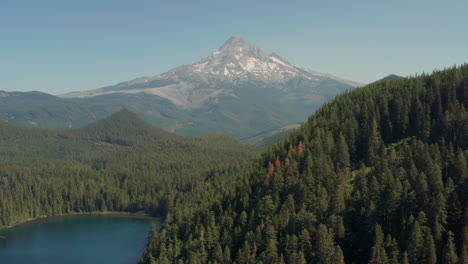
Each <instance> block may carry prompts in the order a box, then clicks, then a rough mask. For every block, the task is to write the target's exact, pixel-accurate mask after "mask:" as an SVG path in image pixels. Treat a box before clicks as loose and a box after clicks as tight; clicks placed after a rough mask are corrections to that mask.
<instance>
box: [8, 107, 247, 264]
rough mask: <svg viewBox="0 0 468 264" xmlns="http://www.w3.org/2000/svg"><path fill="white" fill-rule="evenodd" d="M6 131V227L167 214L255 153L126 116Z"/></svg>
mask: <svg viewBox="0 0 468 264" xmlns="http://www.w3.org/2000/svg"><path fill="white" fill-rule="evenodd" d="M0 130H1V132H2V133H1V136H0V143H1V144H0V150H2V151H0V228H1V227H5V226H10V225H14V224H17V223H20V222H22V221H25V220H28V219H31V218H37V217H42V216H48V215H57V214H68V213H75V212H98V211H102V212H106V211H125V212H145V213H147V214H151V215H156V216H165V215H166V214H167V212H169V211H170V210H171V209H172V208H173V207H174V204H176V203H180V202H181V201H183V200H184V199H186V196H187V195H186V194H187V193H189V192H191V191H195V190H203V189H207V188H209V186H210V184H211V183H212V182H213V181H217V180H218V179H219V178H223V177H229V175H231V174H232V173H236V172H238V171H240V167H241V165H242V164H243V163H244V162H246V161H248V160H250V159H251V158H253V157H254V156H255V154H256V152H255V151H254V150H252V149H251V148H250V147H247V146H245V145H243V144H241V143H239V142H238V141H236V140H234V139H232V138H229V137H227V136H225V135H209V136H205V137H198V138H182V137H180V136H176V135H173V134H170V133H168V132H165V131H162V130H159V129H157V128H155V127H152V126H151V125H149V124H147V123H146V122H144V121H142V120H141V119H140V118H139V117H137V116H136V115H135V114H133V113H131V112H128V111H122V112H120V113H117V114H116V115H113V116H111V117H109V118H107V119H105V120H103V121H100V122H98V123H96V124H93V125H90V126H89V127H87V128H84V129H81V130H75V131H50V130H45V129H37V128H23V127H18V126H14V125H10V124H8V123H4V124H1V125H0ZM105 139H109V140H105ZM104 140H105V141H106V142H105V144H104V143H103V141H104ZM120 143H122V144H120ZM131 145H133V146H131ZM28 150H29V153H28ZM56 150H60V151H57V152H55V151H56ZM153 236H154V234H153V235H152V236H151V237H153ZM168 250H169V249H168ZM158 259H159V258H155V260H158ZM162 259H165V258H164V257H162ZM159 260H160V261H161V259H159Z"/></svg>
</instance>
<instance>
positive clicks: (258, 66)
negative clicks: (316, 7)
mask: <svg viewBox="0 0 468 264" xmlns="http://www.w3.org/2000/svg"><path fill="white" fill-rule="evenodd" d="M360 85H361V84H360V83H357V82H353V81H349V80H344V79H341V78H338V77H335V76H332V75H329V74H323V73H318V72H315V71H311V70H308V69H305V68H302V67H300V66H297V65H294V64H292V63H290V62H288V61H287V60H285V59H283V58H281V57H280V56H278V55H276V54H274V53H273V54H270V55H268V54H266V53H264V52H263V51H262V50H260V49H259V48H258V47H256V46H254V45H252V44H249V43H247V42H245V41H244V40H243V39H242V38H240V37H232V38H230V39H229V40H228V41H227V42H226V43H225V44H224V45H223V46H222V47H221V48H220V49H219V50H218V51H215V52H213V53H212V54H211V55H209V56H208V57H206V58H204V59H202V60H200V61H198V62H196V63H194V64H190V65H184V66H180V67H177V68H175V69H173V70H170V71H168V72H166V73H163V74H160V75H155V76H151V77H143V78H138V79H134V80H131V81H128V82H122V83H119V84H117V85H114V86H108V87H103V88H100V89H96V90H90V91H84V92H73V93H68V94H64V95H60V96H59V97H55V96H51V95H48V94H44V93H39V92H29V93H16V92H15V93H8V92H0V119H3V120H5V121H8V122H11V123H16V124H19V125H25V126H36V127H44V128H54V129H73V128H79V127H82V126H84V125H86V124H88V123H90V122H93V121H95V120H98V119H101V118H103V117H105V116H108V115H110V114H112V113H114V112H117V111H119V110H120V109H122V108H127V109H130V110H131V111H134V112H136V113H137V114H138V115H140V116H142V117H143V118H144V119H145V120H147V121H149V122H151V123H152V124H154V125H157V126H158V127H161V128H163V129H165V130H168V131H171V132H175V133H178V134H181V135H186V136H194V135H204V134H208V133H215V132H216V133H225V134H228V135H230V136H233V137H236V138H239V139H240V138H247V137H251V136H252V135H256V134H259V133H262V132H264V131H270V130H275V129H278V128H280V127H284V126H287V125H290V124H295V123H299V122H302V121H304V120H305V119H306V118H307V116H308V115H310V113H311V112H313V111H315V110H316V109H317V108H318V107H319V106H321V105H322V104H323V103H324V102H326V101H327V100H329V99H331V98H333V97H334V96H335V95H337V94H339V93H341V92H343V91H345V90H349V89H353V88H354V87H356V86H360Z"/></svg>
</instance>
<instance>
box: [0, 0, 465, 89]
mask: <svg viewBox="0 0 468 264" xmlns="http://www.w3.org/2000/svg"><path fill="white" fill-rule="evenodd" d="M0 1H1V3H0V90H6V91H32V90H36V91H44V92H48V93H51V94H61V93H65V92H70V91H80V90H89V89H95V88H99V87H102V86H106V85H112V84H115V83H117V82H120V81H126V80H130V79H133V78H137V77H141V76H150V75H156V74H160V73H163V72H165V71H168V70H170V69H172V68H174V67H176V66H180V65H182V64H189V63H193V62H195V61H197V60H199V59H201V58H203V57H205V56H207V55H208V54H210V53H211V52H213V51H215V50H217V49H218V48H219V47H220V46H221V45H222V44H223V43H224V42H225V41H226V40H227V39H228V38H229V37H230V36H233V35H237V36H241V37H243V38H244V39H245V40H246V41H248V42H251V43H253V44H256V45H257V46H259V47H260V48H262V49H263V50H264V51H266V52H268V53H269V52H276V53H278V54H279V55H281V56H282V57H284V58H285V59H287V60H289V61H291V62H293V63H295V64H298V65H300V66H303V67H306V68H309V69H311V70H315V71H319V72H326V73H331V74H334V75H336V76H339V77H343V78H347V79H351V80H355V81H360V82H371V81H374V80H376V79H379V78H381V77H384V76H386V75H388V74H390V73H395V74H399V75H404V76H406V75H414V74H417V73H422V72H431V71H432V70H434V69H442V68H444V67H446V66H452V65H455V64H457V65H459V64H462V63H464V62H468V15H467V12H468V1H416V0H415V1H407V0H405V1H403V0H401V1H400V0H392V1H379V0H369V1H364V0H356V1H349V0H343V1H324V0H320V1H319V0H317V1H289V0H288V1H284V0H281V1H274V0H268V1H255V0H250V1H220V0H217V1H203V0H199V1H178V0H173V1H157V0H153V1H143V0H106V1H105V0H92V1H90V0H79V1H77V0H70V1H68V0H57V1H50V0H41V1H37V0H30V1H23V0H0Z"/></svg>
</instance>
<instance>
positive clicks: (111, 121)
mask: <svg viewBox="0 0 468 264" xmlns="http://www.w3.org/2000/svg"><path fill="white" fill-rule="evenodd" d="M68 134H70V135H74V136H76V137H79V138H82V139H88V140H94V141H98V142H105V143H109V144H117V145H134V144H137V143H143V142H147V141H153V140H167V139H177V138H181V137H180V136H178V135H176V134H172V133H169V132H166V131H164V130H162V129H159V128H157V127H155V126H153V125H151V124H149V123H148V122H146V121H145V120H143V119H142V118H141V117H139V116H138V115H136V114H135V113H133V112H131V111H129V110H127V109H122V110H120V111H119V112H117V113H114V114H112V115H111V116H108V117H106V118H105V119H103V120H99V121H97V122H94V123H92V124H89V125H87V126H85V127H83V128H81V129H79V130H75V131H70V132H68Z"/></svg>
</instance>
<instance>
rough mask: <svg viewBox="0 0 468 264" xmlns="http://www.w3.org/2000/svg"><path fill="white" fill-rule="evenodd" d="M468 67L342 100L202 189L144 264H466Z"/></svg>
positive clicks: (175, 213) (167, 226) (181, 208)
mask: <svg viewBox="0 0 468 264" xmlns="http://www.w3.org/2000/svg"><path fill="white" fill-rule="evenodd" d="M467 107H468V65H463V66H461V67H458V68H451V69H447V70H443V71H437V72H434V73H433V74H431V75H421V76H417V77H412V78H405V79H398V80H392V81H381V82H377V83H374V84H371V85H368V86H366V87H363V88H359V89H357V90H355V91H352V92H348V93H346V94H343V95H341V96H338V97H337V98H336V99H335V100H333V101H332V102H330V103H328V104H326V105H325V106H324V107H322V108H321V110H319V111H318V112H316V114H315V115H313V116H311V117H310V118H309V120H308V121H307V123H306V124H305V125H303V126H302V127H301V128H300V129H299V130H297V131H295V132H293V134H291V135H290V136H289V137H288V138H287V139H286V140H284V141H282V142H281V143H279V144H277V145H275V146H274V147H272V148H270V149H269V151H268V152H266V153H265V154H264V155H263V156H262V158H261V159H259V160H257V161H255V162H253V163H252V165H251V166H250V167H249V168H246V169H245V170H244V171H243V172H242V173H238V174H236V175H235V176H233V177H229V178H228V177H226V178H222V179H220V180H219V181H214V182H213V184H212V185H211V186H209V187H205V188H203V190H202V191H197V190H195V191H194V192H192V193H191V194H189V195H188V196H186V197H185V199H183V200H181V201H180V203H179V204H178V205H177V206H176V207H175V208H174V209H173V210H171V211H170V213H169V214H168V215H167V218H166V221H165V223H164V226H163V228H162V230H161V231H160V232H159V233H155V232H153V233H152V234H151V239H150V242H149V245H148V249H147V251H146V252H145V254H144V256H143V258H142V259H141V260H140V263H192V264H195V263H213V264H214V263H234V262H235V263H237V264H241V263H323V264H325V263H336V264H339V263H380V264H385V263H388V264H397V263H401V264H406V263H415V264H416V263H430V264H436V263H441V264H442V263H444V264H464V263H467V239H468V238H467V226H466V223H467V215H466V212H467V206H468V204H467V201H468V184H467V174H468V172H467V157H468V151H467V149H468V112H467Z"/></svg>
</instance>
